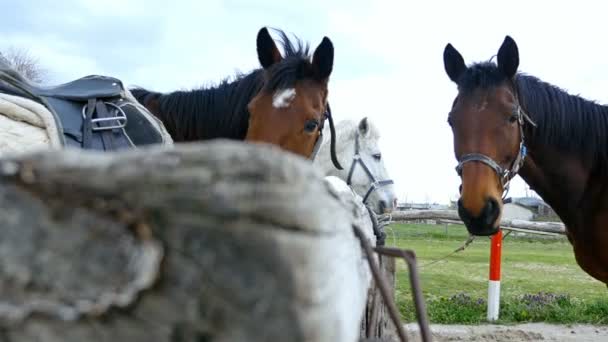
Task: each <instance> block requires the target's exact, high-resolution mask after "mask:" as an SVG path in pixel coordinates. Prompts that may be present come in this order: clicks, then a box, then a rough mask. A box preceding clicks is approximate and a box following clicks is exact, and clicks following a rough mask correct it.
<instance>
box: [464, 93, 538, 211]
mask: <svg viewBox="0 0 608 342" xmlns="http://www.w3.org/2000/svg"><path fill="white" fill-rule="evenodd" d="M514 114H515V116H516V117H517V124H518V126H519V136H520V141H519V152H518V153H517V157H516V158H515V159H514V160H513V163H512V164H511V167H510V168H503V167H502V166H500V164H498V163H497V162H496V161H494V160H493V159H492V158H490V157H488V156H486V155H485V154H482V153H467V154H464V155H462V156H460V158H459V159H458V165H457V166H456V173H458V176H460V177H462V168H463V166H464V164H465V163H468V162H472V161H476V162H480V163H483V164H486V165H487V166H489V167H490V168H491V169H492V170H494V172H496V174H497V175H498V179H499V180H500V185H501V186H502V189H503V195H502V198H503V200H504V199H505V197H506V196H507V194H508V193H509V185H510V183H511V180H512V179H513V177H515V175H517V173H518V172H519V170H520V169H521V167H522V166H523V165H524V160H525V159H526V155H527V154H528V149H527V148H526V145H525V140H524V124H525V123H526V122H528V123H529V124H531V125H532V126H534V127H536V123H534V121H532V119H531V118H530V116H529V115H528V114H526V112H525V111H524V110H523V109H522V107H521V105H520V103H519V99H518V98H517V96H516V97H515V113H514Z"/></svg>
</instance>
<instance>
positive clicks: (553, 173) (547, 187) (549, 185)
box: [519, 145, 590, 224]
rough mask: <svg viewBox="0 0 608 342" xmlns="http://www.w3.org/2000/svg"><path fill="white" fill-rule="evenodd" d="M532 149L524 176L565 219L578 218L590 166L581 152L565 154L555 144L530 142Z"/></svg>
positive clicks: (521, 173)
mask: <svg viewBox="0 0 608 342" xmlns="http://www.w3.org/2000/svg"><path fill="white" fill-rule="evenodd" d="M528 149H529V155H528V157H527V158H526V160H525V162H524V165H523V167H522V169H521V170H520V173H519V174H520V176H521V177H522V178H523V180H524V181H525V182H526V183H527V184H528V185H529V186H530V188H531V189H532V190H534V191H535V192H536V193H538V195H539V196H540V197H541V198H542V199H543V200H544V201H545V202H547V204H549V205H550V206H551V207H552V208H553V209H554V210H555V212H556V213H557V214H558V215H559V216H560V218H561V219H562V221H564V222H565V223H566V224H568V222H575V221H577V220H578V216H579V215H580V211H579V209H580V203H581V201H582V200H584V198H583V196H585V192H586V188H587V183H588V180H589V177H590V170H589V169H588V168H587V167H586V166H585V165H584V163H583V162H582V160H581V159H580V158H579V157H578V156H574V155H567V154H566V155H565V154H563V153H562V152H560V151H558V150H557V149H556V148H553V147H552V146H546V145H531V146H530V145H529V146H528Z"/></svg>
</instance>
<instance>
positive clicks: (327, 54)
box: [245, 28, 339, 167]
mask: <svg viewBox="0 0 608 342" xmlns="http://www.w3.org/2000/svg"><path fill="white" fill-rule="evenodd" d="M280 33H281V38H282V43H283V50H284V53H285V56H283V55H281V52H280V51H279V49H278V48H277V46H276V44H275V42H274V40H273V39H272V37H271V36H270V34H269V32H268V30H267V29H266V28H262V29H261V30H260V31H259V33H258V37H257V51H258V58H259V60H260V63H261V65H262V67H263V68H264V71H263V75H264V85H263V86H262V89H261V91H260V92H259V93H258V94H257V95H256V96H255V97H254V98H253V99H252V100H251V102H249V107H248V108H249V113H250V116H249V127H248V130H247V136H246V137H245V140H247V141H254V142H266V143H270V144H274V145H278V146H280V147H281V148H283V149H285V150H288V151H291V152H293V153H296V154H299V155H301V156H304V157H307V158H310V157H312V155H313V152H314V149H315V145H316V143H317V141H318V140H319V138H320V136H321V132H322V130H323V125H324V122H325V119H326V118H328V119H330V124H331V125H333V122H332V121H331V115H330V114H329V113H330V112H329V105H328V103H327V93H328V90H327V84H328V82H329V76H330V74H331V71H332V68H333V61H334V47H333V45H332V43H331V41H330V40H329V39H328V38H327V37H325V38H323V41H322V42H321V44H320V45H319V46H318V47H317V49H316V50H315V52H314V54H313V56H312V60H311V58H310V56H309V55H308V46H305V45H303V44H302V43H301V42H300V41H297V44H296V45H295V46H294V44H293V43H292V42H291V41H290V40H289V39H288V37H287V35H286V34H284V33H283V32H280ZM335 164H337V162H335ZM336 167H339V164H337V165H336Z"/></svg>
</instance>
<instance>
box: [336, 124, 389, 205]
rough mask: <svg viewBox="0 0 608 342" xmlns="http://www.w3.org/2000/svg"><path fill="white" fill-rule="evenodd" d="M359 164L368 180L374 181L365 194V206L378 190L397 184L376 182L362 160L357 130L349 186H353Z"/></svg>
mask: <svg viewBox="0 0 608 342" xmlns="http://www.w3.org/2000/svg"><path fill="white" fill-rule="evenodd" d="M357 164H361V167H362V168H363V171H365V174H366V175H367V178H369V179H370V180H371V181H372V183H371V184H370V186H369V189H368V190H367V192H366V193H365V196H363V204H367V199H368V198H369V196H370V195H371V194H372V192H374V191H375V190H376V189H378V188H381V187H383V186H387V185H391V184H394V183H395V182H394V181H393V180H392V179H385V180H376V177H374V175H373V174H372V172H371V171H370V170H369V168H368V167H367V165H365V162H364V161H363V159H362V158H361V154H360V153H359V130H357V133H356V134H355V154H354V155H353V162H352V164H350V170H349V171H348V178H346V184H348V185H349V186H350V185H351V181H352V177H353V173H354V171H355V167H356V166H357Z"/></svg>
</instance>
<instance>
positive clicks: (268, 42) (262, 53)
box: [256, 27, 283, 69]
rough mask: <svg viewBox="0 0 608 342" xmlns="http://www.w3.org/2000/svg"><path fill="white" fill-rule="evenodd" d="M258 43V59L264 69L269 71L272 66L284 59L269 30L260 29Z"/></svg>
mask: <svg viewBox="0 0 608 342" xmlns="http://www.w3.org/2000/svg"><path fill="white" fill-rule="evenodd" d="M256 43H257V49H258V59H259V60H260V64H261V65H262V67H263V68H264V69H268V68H269V67H270V66H271V65H273V64H275V63H278V62H280V61H281V59H283V57H282V56H281V52H280V51H279V49H278V48H277V45H276V44H275V42H274V40H273V39H272V37H271V36H270V33H269V32H268V29H267V28H265V27H262V29H260V31H259V32H258V38H257V41H256Z"/></svg>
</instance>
